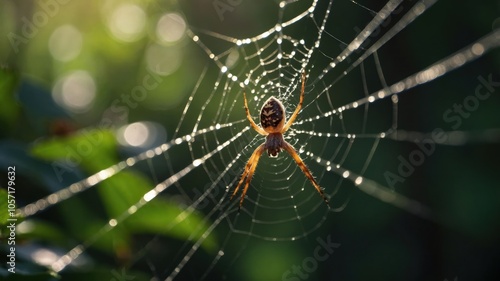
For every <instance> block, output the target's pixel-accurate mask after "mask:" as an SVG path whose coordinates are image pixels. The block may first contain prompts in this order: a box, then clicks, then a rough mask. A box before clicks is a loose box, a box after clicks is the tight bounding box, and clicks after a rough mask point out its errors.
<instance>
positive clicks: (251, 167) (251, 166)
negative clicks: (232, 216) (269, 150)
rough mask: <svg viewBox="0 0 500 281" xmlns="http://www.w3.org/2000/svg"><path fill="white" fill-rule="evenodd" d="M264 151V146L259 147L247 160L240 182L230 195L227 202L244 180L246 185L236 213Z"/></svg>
mask: <svg viewBox="0 0 500 281" xmlns="http://www.w3.org/2000/svg"><path fill="white" fill-rule="evenodd" d="M264 151H265V149H264V144H261V145H259V147H257V148H256V149H255V150H254V152H253V153H252V156H250V159H248V162H247V164H246V166H245V171H244V172H243V174H242V175H241V178H240V181H239V182H238V185H237V186H236V188H235V189H234V192H233V195H231V198H230V199H229V200H232V199H233V197H234V196H235V195H236V193H237V192H238V190H239V188H240V186H241V184H242V183H243V181H244V180H245V178H246V183H245V187H244V188H243V192H242V194H241V199H240V205H239V207H238V211H239V210H240V209H241V205H243V200H244V199H245V195H246V193H247V191H248V187H249V185H250V181H251V180H252V177H253V174H254V172H255V169H256V168H257V163H258V162H259V158H260V156H261V155H262V153H263V152H264Z"/></svg>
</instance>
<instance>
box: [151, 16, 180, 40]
mask: <svg viewBox="0 0 500 281" xmlns="http://www.w3.org/2000/svg"><path fill="white" fill-rule="evenodd" d="M185 32H186V22H185V21H184V18H182V17H181V16H180V15H179V14H177V13H168V14H165V15H163V16H162V17H161V18H160V19H159V20H158V24H157V25H156V35H157V36H158V38H159V39H160V41H161V42H164V43H172V42H176V41H178V40H180V39H181V38H182V36H183V35H184V33H185Z"/></svg>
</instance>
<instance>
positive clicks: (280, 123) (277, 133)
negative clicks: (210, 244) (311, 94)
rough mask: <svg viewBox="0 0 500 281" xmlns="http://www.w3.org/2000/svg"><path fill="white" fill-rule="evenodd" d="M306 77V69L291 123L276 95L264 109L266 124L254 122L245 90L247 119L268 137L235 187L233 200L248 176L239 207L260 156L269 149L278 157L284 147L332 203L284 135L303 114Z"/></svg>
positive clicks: (262, 113)
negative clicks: (301, 111)
mask: <svg viewBox="0 0 500 281" xmlns="http://www.w3.org/2000/svg"><path fill="white" fill-rule="evenodd" d="M305 80H306V74H305V72H303V73H302V87H301V91H300V99H299V104H298V105H297V108H295V111H294V112H293V114H292V116H290V120H288V122H287V121H286V116H285V108H284V107H283V104H282V103H281V102H280V101H279V100H278V99H276V98H275V97H270V98H269V99H268V100H267V101H266V102H265V103H264V105H263V106H262V109H261V110H260V125H261V126H262V127H259V126H258V125H257V124H256V123H255V121H253V118H252V116H251V115H250V111H249V110H248V102H247V97H246V94H245V93H243V98H244V102H245V112H246V115H247V119H248V121H250V125H251V126H252V128H253V129H254V130H255V131H257V133H259V134H261V135H263V136H266V142H265V143H263V144H261V145H259V147H257V149H255V151H254V152H253V153H252V156H250V159H248V162H247V164H246V165H245V170H244V171H243V174H242V175H241V179H240V181H239V182H238V185H237V186H236V188H235V189H234V192H233V195H232V196H231V199H233V197H234V196H235V195H236V193H237V192H238V190H239V188H240V186H241V184H242V183H243V181H244V180H245V178H246V183H245V187H244V188H243V192H242V194H241V199H240V205H239V208H241V205H242V204H243V200H244V199H245V194H246V193H247V190H248V187H249V185H250V181H251V180H252V177H253V174H254V172H255V169H256V168H257V163H258V162H259V158H260V156H261V155H262V153H264V151H266V150H267V155H269V156H270V157H273V158H275V157H277V156H278V153H280V152H281V150H282V149H284V150H286V152H288V153H289V154H290V155H291V156H292V158H293V159H294V160H295V162H296V163H297V165H298V166H299V168H300V169H301V170H302V172H303V173H304V174H305V175H306V177H307V178H308V179H309V180H310V181H311V183H312V184H313V186H314V188H315V189H316V191H318V193H319V194H320V195H321V197H322V198H323V200H325V203H326V204H327V205H328V199H327V198H326V197H325V194H324V193H323V190H322V189H321V187H319V185H318V183H317V182H316V180H315V179H314V177H313V176H312V174H311V172H310V171H309V169H308V168H307V167H306V164H304V161H302V159H301V158H300V156H299V154H298V153H297V152H296V151H295V149H294V148H293V147H292V146H291V145H290V144H289V143H288V142H287V141H285V139H284V138H283V134H284V133H285V132H286V131H287V130H288V129H290V127H291V126H292V124H293V122H294V121H295V118H297V116H298V115H299V111H300V109H301V107H302V102H303V101H304V90H305Z"/></svg>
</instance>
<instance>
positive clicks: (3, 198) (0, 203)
mask: <svg viewBox="0 0 500 281" xmlns="http://www.w3.org/2000/svg"><path fill="white" fill-rule="evenodd" d="M7 205H8V203H7V191H6V190H5V189H3V188H2V189H0V225H2V226H3V225H6V224H7V219H8V218H9V217H10V216H9V210H8V209H7Z"/></svg>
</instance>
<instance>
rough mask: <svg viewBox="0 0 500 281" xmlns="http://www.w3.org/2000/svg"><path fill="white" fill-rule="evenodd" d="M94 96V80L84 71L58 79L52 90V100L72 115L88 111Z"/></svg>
mask: <svg viewBox="0 0 500 281" xmlns="http://www.w3.org/2000/svg"><path fill="white" fill-rule="evenodd" d="M95 96H96V85H95V82H94V78H92V76H91V75H90V74H89V73H88V72H87V71H84V70H78V71H74V72H72V73H70V74H68V75H66V76H64V77H62V78H60V79H59V80H58V81H57V82H56V84H55V86H54V88H53V89H52V98H53V99H54V100H55V101H56V102H57V103H58V104H59V105H60V106H62V107H64V108H66V109H67V110H69V111H71V112H74V113H83V112H86V111H88V110H89V109H90V108H91V107H92V105H93V104H94V99H95Z"/></svg>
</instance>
